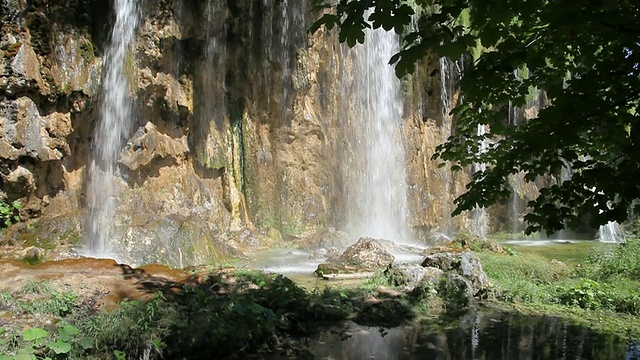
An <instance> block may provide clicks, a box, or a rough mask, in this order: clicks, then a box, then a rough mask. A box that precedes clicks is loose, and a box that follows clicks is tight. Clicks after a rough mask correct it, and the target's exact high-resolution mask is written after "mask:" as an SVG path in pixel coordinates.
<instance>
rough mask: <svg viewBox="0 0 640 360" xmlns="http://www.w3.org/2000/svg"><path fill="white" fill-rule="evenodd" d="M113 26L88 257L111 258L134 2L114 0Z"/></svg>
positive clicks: (126, 122)
mask: <svg viewBox="0 0 640 360" xmlns="http://www.w3.org/2000/svg"><path fill="white" fill-rule="evenodd" d="M114 9H115V24H114V27H113V30H112V32H111V39H110V43H109V47H108V49H107V52H106V58H105V61H104V69H105V70H104V77H103V90H102V94H103V99H102V105H101V109H100V120H99V124H98V126H97V127H96V129H95V133H94V138H93V143H92V148H93V152H92V158H91V163H90V165H89V174H88V175H89V179H88V180H89V183H88V188H87V198H88V205H89V219H88V224H87V227H88V229H87V233H86V236H87V249H86V252H87V253H88V255H91V256H100V257H104V256H107V257H109V256H112V250H113V249H111V246H110V244H109V241H110V239H111V238H112V237H113V228H114V223H113V221H114V214H115V210H116V207H117V195H118V194H117V187H118V186H117V182H118V179H119V173H118V168H117V162H118V158H119V155H120V151H121V149H122V143H123V141H124V139H125V138H126V137H127V133H128V131H129V129H130V127H131V123H132V117H133V115H132V113H131V105H132V101H131V97H130V93H129V81H128V74H127V72H131V71H132V69H131V67H132V66H133V59H132V55H131V53H130V46H131V44H132V43H133V39H134V34H135V29H136V26H137V23H138V10H137V4H136V0H115V3H114Z"/></svg>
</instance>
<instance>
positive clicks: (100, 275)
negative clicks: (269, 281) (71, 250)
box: [0, 258, 197, 307]
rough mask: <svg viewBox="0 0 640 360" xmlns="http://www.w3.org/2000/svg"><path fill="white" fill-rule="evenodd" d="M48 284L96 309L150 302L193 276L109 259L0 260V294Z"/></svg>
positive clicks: (180, 271) (173, 270)
mask: <svg viewBox="0 0 640 360" xmlns="http://www.w3.org/2000/svg"><path fill="white" fill-rule="evenodd" d="M41 281H48V282H49V283H50V284H51V285H52V286H53V288H55V289H56V290H58V291H71V292H74V293H76V294H78V295H80V296H81V297H91V298H94V299H95V300H96V301H97V303H98V306H107V307H112V306H117V304H118V303H120V301H122V300H131V299H150V298H152V297H154V296H156V294H158V292H163V293H165V292H176V291H177V290H178V289H179V287H180V286H181V285H183V284H185V283H192V282H194V281H195V282H197V277H196V276H193V275H189V274H188V273H186V272H185V271H183V270H180V269H171V268H169V267H166V266H164V265H155V264H154V265H146V266H144V267H141V268H132V267H131V266H129V265H126V264H118V263H117V262H115V261H114V260H110V259H94V258H81V259H65V260H60V261H50V262H45V263H42V264H38V265H29V264H24V263H21V262H18V261H14V260H0V291H7V292H12V293H13V292H16V291H18V290H20V288H22V287H23V286H24V285H25V284H27V283H29V282H41Z"/></svg>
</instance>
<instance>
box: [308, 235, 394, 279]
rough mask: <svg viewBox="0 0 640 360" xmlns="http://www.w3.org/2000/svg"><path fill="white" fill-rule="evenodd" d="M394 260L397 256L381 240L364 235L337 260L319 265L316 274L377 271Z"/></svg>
mask: <svg viewBox="0 0 640 360" xmlns="http://www.w3.org/2000/svg"><path fill="white" fill-rule="evenodd" d="M394 260H395V257H394V256H393V255H391V253H389V251H387V249H386V248H385V247H384V246H383V245H382V244H381V243H380V241H378V240H376V239H372V238H367V237H364V238H360V240H358V242H356V243H355V244H353V245H351V246H349V247H348V248H347V249H346V250H345V251H344V252H343V253H342V254H341V255H340V256H339V257H338V258H337V259H336V261H335V262H333V263H325V264H320V265H318V269H317V270H316V274H318V275H321V276H322V275H326V274H338V273H340V274H341V273H358V272H369V271H375V270H378V269H385V268H387V267H389V266H390V265H391V264H392V263H393V261H394Z"/></svg>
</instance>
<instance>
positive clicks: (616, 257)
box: [478, 239, 640, 336]
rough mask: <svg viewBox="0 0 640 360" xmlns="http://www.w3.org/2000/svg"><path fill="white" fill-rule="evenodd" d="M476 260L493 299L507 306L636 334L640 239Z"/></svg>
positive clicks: (639, 331)
mask: <svg viewBox="0 0 640 360" xmlns="http://www.w3.org/2000/svg"><path fill="white" fill-rule="evenodd" d="M582 244H584V245H582ZM576 245H580V246H576ZM514 248H515V247H514ZM478 256H479V257H480V259H481V261H482V264H483V267H484V270H485V271H486V273H487V275H488V276H489V278H490V279H491V283H492V285H493V286H494V287H495V294H496V298H497V300H499V301H501V302H502V303H503V304H505V305H506V306H512V307H516V308H525V309H529V310H530V311H533V312H537V313H550V314H556V315H559V316H563V317H569V318H575V320H576V321H578V320H582V321H581V323H582V324H584V323H588V324H589V325H590V327H594V326H595V327H598V326H602V327H606V328H607V329H609V330H611V331H614V332H615V333H617V334H620V335H624V334H623V333H624V332H626V331H633V332H634V334H636V336H640V317H639V315H640V277H639V276H637V274H638V273H639V270H640V265H638V264H639V263H640V258H639V257H640V240H639V239H629V240H628V241H627V244H625V245H618V246H613V247H611V246H610V245H608V244H607V245H604V246H601V244H599V243H579V244H557V243H556V244H552V245H550V246H520V247H517V250H516V254H515V255H512V256H509V255H502V254H492V253H484V252H481V253H479V254H478ZM551 259H557V260H561V261H563V263H558V262H554V261H551ZM622 324H625V325H624V326H623V325H622Z"/></svg>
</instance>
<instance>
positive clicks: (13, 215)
mask: <svg viewBox="0 0 640 360" xmlns="http://www.w3.org/2000/svg"><path fill="white" fill-rule="evenodd" d="M21 207H22V203H20V201H14V202H12V203H11V204H7V203H5V202H4V201H1V200H0V228H2V227H7V226H10V225H11V224H13V223H16V222H18V221H20V216H18V210H20V208H21Z"/></svg>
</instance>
